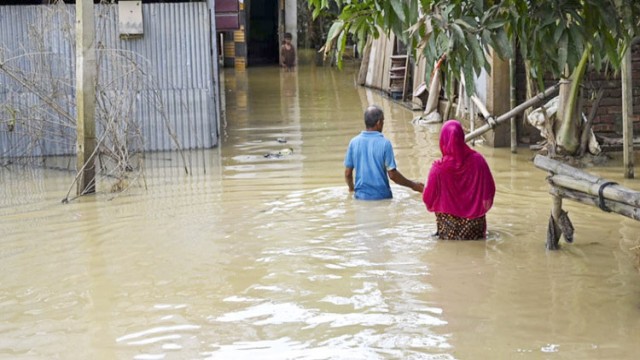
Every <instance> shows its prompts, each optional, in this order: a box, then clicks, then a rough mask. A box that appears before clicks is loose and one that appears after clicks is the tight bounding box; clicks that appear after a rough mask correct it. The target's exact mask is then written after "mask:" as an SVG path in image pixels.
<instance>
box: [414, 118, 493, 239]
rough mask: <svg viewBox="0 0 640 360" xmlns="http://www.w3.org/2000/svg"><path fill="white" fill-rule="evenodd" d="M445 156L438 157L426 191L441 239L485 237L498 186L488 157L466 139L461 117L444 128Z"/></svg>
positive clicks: (428, 207) (442, 137) (442, 149)
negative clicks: (485, 157) (486, 216)
mask: <svg viewBox="0 0 640 360" xmlns="http://www.w3.org/2000/svg"><path fill="white" fill-rule="evenodd" d="M440 151H441V152H442V158H441V159H438V160H436V161H435V162H434V163H433V165H432V167H431V170H430V171H429V176H428V178H427V182H426V185H425V188H424V193H423V194H422V200H423V201H424V203H425V205H426V207H427V210H428V211H430V212H434V213H435V214H436V222H437V226H438V236H439V237H440V238H441V239H459V240H463V239H465V240H466V239H468V240H472V239H482V238H484V237H485V236H486V228H487V226H486V218H485V215H486V213H487V212H488V211H489V209H491V206H492V205H493V198H494V196H495V193H496V187H495V183H494V180H493V175H492V174H491V170H490V169H489V165H487V162H486V160H485V159H484V157H483V156H482V155H481V154H480V153H478V152H476V151H474V150H473V149H471V148H470V147H469V146H468V145H467V144H466V143H465V141H464V130H463V129H462V125H460V123H459V122H458V121H457V120H449V121H447V122H445V123H444V125H443V126H442V130H441V132H440Z"/></svg>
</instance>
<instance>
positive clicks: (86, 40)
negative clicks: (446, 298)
mask: <svg viewBox="0 0 640 360" xmlns="http://www.w3.org/2000/svg"><path fill="white" fill-rule="evenodd" d="M95 108H96V52H95V24H94V18H93V0H77V1H76V113H77V114H76V121H77V131H78V136H77V137H78V140H77V146H76V152H77V170H78V172H79V174H78V175H79V177H78V182H77V194H78V195H83V194H88V193H93V192H95V175H96V169H95V156H94V155H95V154H94V152H95V149H96V119H95Z"/></svg>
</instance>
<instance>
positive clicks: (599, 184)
mask: <svg viewBox="0 0 640 360" xmlns="http://www.w3.org/2000/svg"><path fill="white" fill-rule="evenodd" d="M533 163H534V165H535V166H536V167H538V168H540V169H543V170H546V171H548V172H549V173H550V174H549V177H547V181H549V184H550V185H551V188H550V189H549V193H550V194H551V196H553V208H552V209H551V218H550V219H549V231H548V233H547V249H551V250H555V249H558V248H559V245H558V241H559V239H560V236H561V235H564V236H565V239H566V240H567V241H568V242H572V241H573V227H572V226H571V225H570V221H569V218H568V215H567V213H566V212H565V211H563V210H562V199H570V200H574V201H577V202H579V203H582V204H586V205H593V206H597V207H599V208H600V209H602V210H603V211H607V212H612V213H616V214H620V215H623V216H626V217H628V218H631V219H634V220H638V221H640V192H638V191H635V190H631V189H627V188H625V187H623V186H620V185H618V184H617V183H615V182H613V181H609V180H606V179H603V178H600V177H597V176H594V175H591V174H589V173H586V172H584V171H581V170H579V169H576V168H574V167H571V166H569V165H566V164H563V163H561V162H559V161H556V160H553V159H551V158H549V157H546V156H543V155H536V157H535V158H534V160H533Z"/></svg>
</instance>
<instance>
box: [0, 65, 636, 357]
mask: <svg viewBox="0 0 640 360" xmlns="http://www.w3.org/2000/svg"><path fill="white" fill-rule="evenodd" d="M353 79H354V78H353V69H347V70H346V71H344V72H337V71H335V70H332V69H326V68H316V67H304V66H302V67H300V68H298V69H297V71H296V72H291V73H284V72H281V70H280V69H277V68H255V69H249V70H248V71H247V72H242V73H235V72H234V71H233V70H231V71H228V72H226V73H225V85H226V86H225V94H226V97H225V102H226V122H225V124H224V126H223V129H222V135H223V138H222V139H221V140H222V146H221V148H218V149H213V150H207V151H199V152H198V151H194V152H192V153H190V157H189V158H190V159H191V161H190V164H191V166H192V168H193V174H192V175H185V174H184V171H182V169H180V165H178V164H180V163H181V162H180V161H179V159H178V156H177V155H173V154H152V155H150V156H149V158H148V159H147V167H148V168H149V171H148V174H147V177H146V179H145V180H146V185H147V189H146V190H145V188H144V186H143V184H136V186H134V187H133V189H131V191H129V192H127V193H125V194H122V195H119V196H115V195H113V194H109V193H107V192H103V193H101V194H99V195H97V196H95V197H86V198H82V199H80V200H77V201H74V202H72V203H70V204H68V205H62V204H60V200H61V199H62V198H63V197H64V195H65V194H66V192H67V191H68V189H69V185H70V183H71V181H72V174H70V173H67V172H61V171H56V170H42V169H30V168H13V167H12V168H7V169H4V168H3V169H1V170H0V181H1V184H2V185H1V186H0V234H2V237H1V240H0V241H1V242H2V246H0V264H1V265H2V270H3V271H2V274H3V275H2V276H1V277H0V308H1V310H2V311H1V312H0V314H2V315H1V317H0V333H1V336H0V358H5V359H14V358H29V359H45V358H47V359H48V358H65V359H88V358H98V359H511V358H526V359H548V358H553V359H593V358H601V359H632V358H635V357H636V356H637V354H638V351H640V343H638V338H639V336H640V275H639V274H638V271H637V269H636V268H635V267H634V259H633V257H632V255H631V253H630V251H629V249H630V247H632V246H634V244H637V241H638V240H640V231H639V230H640V225H639V224H640V223H638V222H635V221H632V220H627V219H625V218H622V217H619V216H617V215H612V214H607V213H603V212H601V211H599V210H596V209H595V208H588V207H586V206H583V205H579V204H574V203H570V202H567V203H566V209H567V210H568V211H569V214H570V216H571V219H572V221H573V223H574V225H575V228H576V236H575V237H576V241H575V243H574V244H572V245H566V246H564V247H563V249H562V250H560V251H557V252H547V251H545V250H544V243H545V236H546V226H547V225H546V224H547V219H548V216H549V212H550V207H551V200H550V197H549V196H548V194H547V185H546V182H545V180H544V178H545V174H544V173H543V172H541V171H540V170H538V169H536V168H534V167H533V165H532V163H531V161H530V159H531V156H532V154H530V153H528V151H526V150H525V149H523V150H522V151H521V152H520V153H519V154H517V155H513V154H511V153H510V152H509V150H508V149H504V150H503V149H489V148H484V147H482V146H478V149H479V151H481V152H482V153H484V154H485V155H486V157H487V160H488V162H489V165H490V166H491V168H492V170H493V172H494V175H495V178H496V184H497V197H496V201H495V207H494V209H493V210H492V211H491V212H490V213H489V214H488V216H487V218H488V223H489V239H488V240H487V241H477V242H455V241H452V242H442V241H437V240H436V239H434V238H433V236H432V234H433V233H434V232H435V224H434V216H433V215H432V214H429V213H427V212H426V211H425V209H424V205H423V204H422V202H421V199H420V196H419V194H416V193H414V192H412V191H411V190H408V189H406V188H402V187H398V186H395V185H392V188H393V191H394V198H393V199H391V200H387V201H380V202H359V201H354V200H353V199H351V198H350V196H349V194H348V191H347V187H346V185H345V183H344V179H343V165H342V160H343V157H344V152H345V151H346V146H347V144H348V142H349V140H350V139H351V137H352V136H354V135H355V134H357V133H358V132H359V131H360V130H361V129H362V127H363V123H362V112H363V110H364V108H365V107H366V106H367V105H368V104H369V103H377V104H380V105H381V106H382V107H383V109H384V111H385V114H386V121H385V134H386V135H387V136H388V137H389V138H390V139H391V141H392V142H393V144H394V147H395V152H396V158H397V162H398V166H399V169H400V170H401V171H402V172H403V173H404V174H405V175H406V176H407V177H409V178H415V179H424V178H425V177H426V175H427V173H428V170H429V164H430V163H431V162H432V161H433V160H434V159H435V158H437V157H438V156H439V152H438V147H437V137H438V130H439V128H438V125H431V126H429V127H416V126H415V125H412V124H411V119H412V118H413V116H414V114H412V113H411V112H410V111H408V110H407V109H405V108H403V107H401V106H398V105H396V104H394V103H391V102H389V101H388V100H387V99H385V98H383V97H381V96H380V95H379V94H377V93H376V92H374V91H371V90H365V89H363V88H359V87H357V86H355V85H354V80H353ZM284 149H290V150H291V153H289V152H284V153H282V154H283V155H282V156H265V155H268V154H273V153H277V152H280V151H282V150H284ZM618 170H619V169H618V168H611V169H606V168H605V169H597V170H596V171H600V172H601V174H602V175H604V176H606V177H607V178H612V179H614V180H615V181H618V182H620V183H624V184H625V185H626V186H628V187H634V185H635V187H636V188H637V185H636V183H635V182H633V181H631V180H627V181H625V180H623V179H620V176H619V174H621V173H622V172H621V171H618ZM104 188H105V189H108V187H107V186H105V187H104Z"/></svg>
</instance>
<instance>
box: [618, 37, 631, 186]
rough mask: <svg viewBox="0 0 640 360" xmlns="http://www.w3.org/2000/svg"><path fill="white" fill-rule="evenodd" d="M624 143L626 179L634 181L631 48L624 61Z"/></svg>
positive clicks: (622, 76) (622, 71) (622, 73)
mask: <svg viewBox="0 0 640 360" xmlns="http://www.w3.org/2000/svg"><path fill="white" fill-rule="evenodd" d="M620 77H621V78H622V124H623V126H622V142H623V162H624V177H625V178H627V179H633V177H634V174H633V94H632V91H633V87H632V80H633V79H632V78H633V71H632V68H631V46H629V48H627V53H626V54H625V55H624V59H623V60H622V70H621V76H620Z"/></svg>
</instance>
